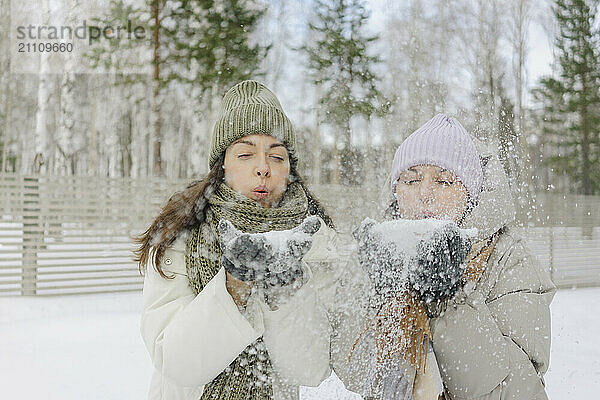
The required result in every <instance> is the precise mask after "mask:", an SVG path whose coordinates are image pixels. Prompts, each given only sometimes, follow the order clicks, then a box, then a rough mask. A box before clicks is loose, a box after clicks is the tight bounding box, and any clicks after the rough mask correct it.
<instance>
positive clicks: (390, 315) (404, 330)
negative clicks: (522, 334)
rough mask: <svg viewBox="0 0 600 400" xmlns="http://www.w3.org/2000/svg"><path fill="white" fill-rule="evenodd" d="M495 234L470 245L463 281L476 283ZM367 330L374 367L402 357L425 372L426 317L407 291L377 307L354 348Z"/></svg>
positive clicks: (419, 304) (422, 307)
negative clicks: (371, 340)
mask: <svg viewBox="0 0 600 400" xmlns="http://www.w3.org/2000/svg"><path fill="white" fill-rule="evenodd" d="M497 237H498V235H496V234H494V235H493V236H492V237H490V238H489V239H487V240H484V241H481V242H479V243H477V244H476V245H474V246H473V248H472V249H471V252H470V253H469V255H468V256H467V260H468V261H467V267H466V269H465V272H464V275H463V277H464V281H465V282H477V280H479V278H480V277H481V275H482V274H483V272H484V271H485V267H486V265H487V261H488V259H489V257H490V255H491V254H492V251H493V250H494V245H495V243H496V240H497ZM369 330H373V331H374V338H375V348H376V349H377V365H379V366H382V365H384V364H385V362H386V360H393V359H394V358H395V357H398V356H401V357H403V358H404V360H406V361H407V362H409V363H410V365H411V366H413V367H415V368H416V369H417V370H420V369H422V370H423V371H424V370H425V363H426V360H427V350H428V349H427V345H428V342H429V340H426V339H430V338H431V330H430V327H429V317H428V316H427V313H426V311H425V307H424V305H423V303H422V302H421V301H420V300H418V299H417V298H416V297H415V296H414V294H413V293H412V292H411V291H410V290H405V291H403V292H401V293H399V294H398V295H397V296H395V297H393V298H391V299H389V300H388V301H386V302H385V303H383V305H382V306H381V307H380V308H379V311H378V312H377V314H376V316H375V318H374V320H373V321H372V323H371V324H370V325H369V326H368V327H367V328H366V330H365V331H364V332H363V334H361V336H360V337H359V338H358V339H357V340H356V342H355V346H356V345H357V344H358V343H359V342H360V340H361V338H362V337H363V335H364V334H365V333H366V332H368V331H369Z"/></svg>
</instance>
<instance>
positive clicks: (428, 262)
mask: <svg viewBox="0 0 600 400" xmlns="http://www.w3.org/2000/svg"><path fill="white" fill-rule="evenodd" d="M471 234H472V233H471V232H466V231H464V230H461V229H459V228H458V226H457V225H456V224H455V223H454V222H452V221H445V224H443V225H442V226H441V227H438V228H437V229H435V230H433V231H432V232H431V233H430V234H429V235H428V237H427V239H426V240H421V241H420V242H419V243H418V245H417V255H416V257H415V259H414V260H415V262H411V263H409V265H408V281H409V284H410V286H411V287H412V288H413V290H414V291H415V292H416V293H417V294H418V295H419V297H420V298H421V300H423V302H425V304H429V303H432V302H439V301H442V300H445V299H448V298H450V297H452V296H453V295H454V293H456V291H457V290H458V289H459V288H460V287H461V286H462V277H463V274H464V272H465V268H466V264H465V259H466V258H467V255H468V254H469V251H470V250H471V236H470V235H471Z"/></svg>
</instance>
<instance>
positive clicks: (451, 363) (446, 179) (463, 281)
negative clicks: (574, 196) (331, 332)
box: [355, 114, 555, 400]
mask: <svg viewBox="0 0 600 400" xmlns="http://www.w3.org/2000/svg"><path fill="white" fill-rule="evenodd" d="M390 176H391V179H390V182H389V185H390V194H391V196H390V199H391V201H390V203H389V206H388V208H387V211H386V218H387V219H388V221H389V220H393V221H394V223H401V222H402V221H404V222H406V223H409V224H410V223H413V224H414V223H433V222H435V220H438V221H439V220H442V221H444V222H443V223H442V224H441V225H439V226H441V227H440V228H439V229H437V230H436V231H434V232H433V233H432V235H431V236H430V238H429V239H430V240H429V241H428V242H423V241H422V242H420V243H419V245H418V246H417V248H418V251H417V253H416V254H417V255H416V256H415V258H414V259H413V261H414V262H412V264H411V265H408V266H405V265H400V264H401V262H400V261H398V257H397V256H396V254H397V253H399V252H400V250H399V249H395V250H394V249H392V250H391V251H390V247H389V243H387V244H386V246H387V247H386V246H383V245H382V244H380V245H378V244H377V243H375V245H373V241H375V242H377V238H378V236H377V235H375V234H374V232H376V231H377V226H378V225H379V226H381V225H383V224H384V223H385V221H384V222H382V223H381V224H376V223H366V224H365V223H364V222H363V224H362V225H361V228H359V229H358V230H357V232H358V233H356V234H355V237H357V240H358V248H359V260H360V261H361V265H362V266H363V268H364V269H365V270H367V273H368V274H369V276H370V278H371V283H372V285H373V286H377V284H378V283H380V286H381V282H383V281H385V282H387V285H390V280H389V279H388V280H385V278H386V277H389V276H393V274H390V270H398V271H404V272H403V273H404V275H402V273H400V274H399V275H398V276H401V277H403V278H398V279H397V280H395V281H394V280H393V279H392V281H393V283H391V286H392V288H388V290H387V292H386V293H389V292H392V293H396V294H395V295H393V296H389V295H388V296H387V297H386V296H384V297H383V299H384V300H383V301H384V304H383V306H381V308H380V312H379V313H378V314H377V318H378V324H379V326H380V325H382V324H383V325H385V321H386V320H387V319H391V320H394V321H398V320H400V321H404V322H403V323H401V324H400V325H401V326H403V327H404V330H401V331H400V333H401V335H402V336H403V337H404V338H403V339H402V338H400V339H398V341H399V342H402V343H405V344H406V343H407V342H409V344H410V340H407V339H406V338H407V337H409V338H411V337H417V338H418V340H417V341H416V346H417V347H418V346H421V345H422V344H423V343H425V345H426V346H427V345H431V346H432V348H433V354H432V359H431V362H430V361H429V360H430V359H429V358H427V363H426V365H427V367H428V368H431V367H432V366H435V367H436V371H433V372H432V374H433V375H437V371H438V370H439V375H438V376H439V377H440V378H441V384H440V383H438V385H437V390H436V393H434V394H433V397H420V398H437V396H438V394H439V392H442V393H441V394H439V396H440V397H439V398H440V399H489V400H491V399H498V400H499V399H521V400H532V399H536V400H537V399H539V400H542V399H547V395H546V391H545V385H544V379H543V376H544V373H545V372H546V370H547V369H548V364H549V356H550V309H549V306H550V302H551V300H552V297H553V295H554V292H555V286H554V284H553V283H552V281H551V279H550V275H549V273H548V271H547V268H545V267H542V266H540V265H539V264H538V263H537V262H536V260H535V259H534V257H533V256H532V254H531V252H530V250H529V249H528V248H527V246H526V244H525V241H524V240H523V238H521V237H519V235H518V234H517V233H516V232H515V231H514V230H513V229H512V227H511V226H512V225H513V223H514V220H515V209H514V205H513V199H512V197H511V193H510V190H509V186H508V179H507V176H506V175H505V173H504V170H503V168H502V166H501V164H500V162H499V161H498V158H497V156H496V154H495V151H493V149H490V148H487V147H486V146H485V145H484V143H482V142H479V141H477V140H475V139H474V138H472V137H471V136H470V135H469V134H468V133H467V131H466V130H465V129H464V128H463V126H462V125H461V124H460V122H458V121H457V120H456V119H455V118H452V117H449V116H447V115H444V114H438V115H436V116H435V117H433V118H432V119H431V120H430V121H428V122H427V123H425V124H424V125H423V126H422V127H420V128H419V129H417V130H416V131H415V132H414V133H413V134H411V135H410V136H409V137H408V138H407V139H406V140H405V141H404V142H403V143H402V144H401V145H400V146H399V147H398V149H397V151H396V154H395V157H394V161H393V163H392V170H391V175H390ZM409 221H410V222H409ZM386 226H389V225H386ZM406 226H408V225H406ZM467 228H476V229H477V231H476V233H472V235H474V236H473V237H471V238H470V239H468V240H467V239H465V236H464V235H462V233H461V232H464V229H467ZM380 231H381V229H380ZM471 232H473V231H471ZM366 243H370V245H366ZM381 243H383V242H381ZM399 282H400V283H399ZM402 296H404V297H402ZM398 298H403V299H404V300H403V301H400V302H399V301H398V300H397V299H398ZM385 302H387V304H392V305H391V306H386V304H385ZM394 302H395V303H394ZM394 304H395V305H394ZM381 310H384V311H383V312H382V311H381ZM382 321H383V322H382ZM407 321H408V322H407ZM407 328H408V330H407ZM386 337H387V338H388V340H387V341H386V342H385V346H391V344H390V343H393V342H394V340H391V341H390V340H389V337H390V336H389V332H388V336H386ZM423 338H425V339H423ZM413 347H414V346H413ZM401 348H402V349H403V350H404V354H403V356H404V357H403V360H401V361H404V364H403V365H404V367H403V368H397V369H398V371H399V373H398V374H397V376H396V378H395V379H396V382H399V381H402V380H406V377H409V378H410V379H408V381H409V383H411V382H412V389H414V390H412V389H410V388H409V389H405V390H404V392H403V393H402V394H401V395H398V394H397V393H396V394H392V395H390V396H388V397H385V396H383V397H377V398H390V399H392V398H402V399H410V398H413V397H411V396H413V395H414V398H417V397H418V396H419V395H422V394H423V390H422V387H423V384H422V382H421V384H420V383H419V377H420V374H418V373H417V374H416V377H415V375H414V370H415V369H416V370H417V371H419V370H420V369H419V367H421V366H422V365H419V364H418V363H415V362H407V360H409V361H410V359H409V358H408V357H406V354H407V353H410V351H408V350H410V345H409V346H406V345H405V346H404V347H401ZM425 352H426V350H425ZM412 354H415V353H414V348H413V349H412ZM418 354H421V352H420V351H419V352H418ZM413 361H414V357H413ZM400 364H402V363H400ZM415 364H417V368H415ZM423 370H426V368H424V369H423ZM430 372H431V371H430ZM411 373H412V375H411ZM398 375H399V376H398ZM400 376H401V377H400ZM423 378H427V374H424V375H422V376H421V379H423ZM419 385H421V388H419V389H417V387H418V386H419ZM388 386H390V385H388ZM392 386H394V385H391V386H390V387H392ZM399 386H401V385H398V384H395V386H394V387H399ZM408 386H410V385H407V384H406V383H405V384H404V387H405V388H406V387H408ZM384 387H385V384H384ZM384 392H385V390H384ZM408 392H411V393H408ZM407 393H408V394H407ZM429 396H431V395H429Z"/></svg>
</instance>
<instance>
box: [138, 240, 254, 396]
mask: <svg viewBox="0 0 600 400" xmlns="http://www.w3.org/2000/svg"><path fill="white" fill-rule="evenodd" d="M161 263H162V268H163V270H166V271H167V273H169V272H170V273H172V274H173V275H174V278H173V279H165V278H163V277H162V276H160V275H159V274H158V272H157V271H156V270H155V269H154V268H153V266H149V267H148V268H147V269H146V276H145V278H144V290H143V310H142V318H141V335H142V338H143V341H144V343H145V345H146V348H147V349H148V352H149V353H150V358H151V359H152V362H153V365H154V367H155V368H156V369H157V370H158V371H160V372H161V373H162V374H164V375H165V376H168V377H169V378H171V379H172V380H173V381H175V382H176V383H177V384H179V385H181V386H188V387H196V386H202V385H204V384H206V383H208V382H210V381H211V380H213V379H214V378H215V377H216V376H217V375H218V374H219V373H221V372H222V371H223V370H224V369H225V368H226V367H227V366H228V365H229V364H230V363H231V362H232V361H233V360H234V359H235V358H236V357H237V356H238V355H239V354H240V353H241V352H242V351H243V350H244V349H245V348H246V346H248V345H249V344H250V343H252V342H254V341H255V340H256V339H257V338H258V337H259V336H261V335H262V333H263V330H264V327H263V324H262V320H261V319H260V318H259V317H258V318H254V320H253V322H254V325H253V324H252V323H251V322H250V321H249V319H248V318H246V317H245V316H244V315H242V313H241V312H240V310H239V309H238V307H237V305H236V304H235V303H234V301H233V299H232V298H231V296H230V295H229V292H228V291H227V289H226V287H225V272H224V270H223V269H221V270H220V271H219V272H218V273H217V275H215V277H214V278H213V279H212V280H211V281H210V282H209V283H208V285H206V287H205V288H204V289H203V290H202V291H201V292H200V293H199V294H198V295H196V296H195V295H194V293H193V291H192V289H191V287H190V286H189V284H188V278H187V275H186V271H185V256H184V252H183V251H182V250H176V249H174V248H172V247H171V248H169V249H167V250H166V252H165V254H164V256H163V260H162V262H161ZM250 320H252V319H250Z"/></svg>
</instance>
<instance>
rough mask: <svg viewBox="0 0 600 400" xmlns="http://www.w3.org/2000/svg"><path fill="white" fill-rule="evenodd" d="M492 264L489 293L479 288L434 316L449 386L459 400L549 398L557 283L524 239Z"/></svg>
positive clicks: (435, 337)
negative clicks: (545, 383)
mask: <svg viewBox="0 0 600 400" xmlns="http://www.w3.org/2000/svg"><path fill="white" fill-rule="evenodd" d="M508 240H512V239H510V238H509V239H508ZM492 265H493V267H492V270H491V271H490V274H489V276H488V277H487V280H488V281H489V282H491V285H492V288H491V291H489V292H488V293H487V295H484V294H483V293H484V292H486V290H485V289H484V288H478V289H476V290H475V291H473V292H472V293H471V294H469V295H464V296H462V300H458V301H456V302H455V303H453V304H451V305H450V306H449V307H448V309H447V310H446V312H445V313H444V315H443V316H441V317H439V318H436V319H434V320H432V323H431V325H432V330H433V347H434V350H435V353H436V357H437V359H438V362H439V364H440V372H441V374H442V376H443V378H444V383H445V385H446V388H447V390H448V391H449V392H450V394H451V395H452V397H453V398H457V399H500V398H527V399H546V398H547V397H546V394H545V391H544V386H543V380H542V375H543V372H545V370H546V369H547V365H548V358H549V349H550V308H549V306H550V301H551V300H552V296H553V294H554V291H555V288H554V285H553V284H552V282H551V280H550V278H549V275H548V273H547V272H545V271H543V270H542V269H541V268H540V266H539V265H538V264H537V263H535V262H534V260H533V258H532V256H531V255H530V253H529V251H527V250H526V249H525V247H524V246H523V245H522V243H521V242H519V241H514V242H513V243H512V244H511V245H510V246H509V248H508V250H507V251H506V252H505V253H504V254H501V255H499V259H497V260H496V261H495V262H494V263H493V264H490V266H492ZM457 298H458V299H461V296H458V297H457ZM511 396H512V397H511Z"/></svg>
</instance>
